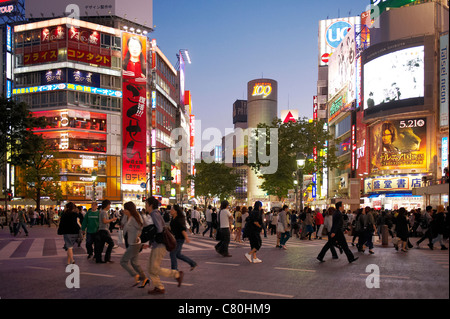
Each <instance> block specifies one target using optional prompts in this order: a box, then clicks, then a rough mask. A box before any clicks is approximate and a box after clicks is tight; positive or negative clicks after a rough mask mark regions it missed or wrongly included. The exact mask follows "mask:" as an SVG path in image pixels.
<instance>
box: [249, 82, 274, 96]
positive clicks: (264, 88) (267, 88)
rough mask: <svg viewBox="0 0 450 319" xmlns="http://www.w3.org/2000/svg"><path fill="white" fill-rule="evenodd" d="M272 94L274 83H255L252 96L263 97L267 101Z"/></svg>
mask: <svg viewBox="0 0 450 319" xmlns="http://www.w3.org/2000/svg"><path fill="white" fill-rule="evenodd" d="M271 93H272V83H255V86H254V87H253V93H252V96H261V95H262V97H263V98H264V99H265V98H266V97H268V96H269V95H270V94H271Z"/></svg>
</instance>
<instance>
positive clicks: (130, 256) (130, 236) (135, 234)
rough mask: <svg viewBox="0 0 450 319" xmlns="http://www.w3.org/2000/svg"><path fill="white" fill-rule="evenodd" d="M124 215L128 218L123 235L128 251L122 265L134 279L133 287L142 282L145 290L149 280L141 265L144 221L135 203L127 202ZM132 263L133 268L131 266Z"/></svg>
mask: <svg viewBox="0 0 450 319" xmlns="http://www.w3.org/2000/svg"><path fill="white" fill-rule="evenodd" d="M123 208H124V211H123V213H124V214H125V215H126V216H127V221H126V223H125V225H124V226H123V235H124V240H125V244H126V247H127V250H126V251H125V253H124V254H123V256H122V258H121V259H120V265H121V266H122V267H123V268H124V269H125V270H126V271H127V272H128V273H129V274H130V276H131V277H134V285H133V287H135V286H137V285H139V283H140V282H141V280H142V285H141V286H140V287H139V288H144V287H145V286H146V285H147V284H148V281H149V280H148V278H147V276H146V275H145V273H144V271H143V270H142V268H141V266H140V265H139V251H140V250H141V246H142V243H141V239H140V238H139V236H140V234H141V232H142V228H143V225H144V223H143V221H142V218H141V216H140V215H139V213H138V212H137V210H136V205H135V204H134V203H133V202H127V203H125V205H123ZM130 263H131V267H130V265H129V264H130Z"/></svg>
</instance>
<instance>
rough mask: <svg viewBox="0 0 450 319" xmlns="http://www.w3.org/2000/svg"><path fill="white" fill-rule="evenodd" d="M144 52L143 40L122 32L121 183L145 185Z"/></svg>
mask: <svg viewBox="0 0 450 319" xmlns="http://www.w3.org/2000/svg"><path fill="white" fill-rule="evenodd" d="M146 51H147V38H146V37H143V36H137V35H134V34H130V33H125V32H124V33H123V36H122V54H123V56H122V67H123V70H122V72H123V76H122V78H123V84H122V89H123V108H122V130H123V132H122V142H123V143H122V147H123V150H122V159H123V160H122V184H128V185H140V184H141V183H145V182H146V154H147V149H146V142H147V139H146V130H147V121H146V119H147V112H146V106H147V100H146V97H147V92H146V82H147V71H146V65H147V63H146V61H145V56H146Z"/></svg>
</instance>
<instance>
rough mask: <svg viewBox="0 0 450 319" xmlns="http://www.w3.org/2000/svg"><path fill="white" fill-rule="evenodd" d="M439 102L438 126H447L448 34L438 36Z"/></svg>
mask: <svg viewBox="0 0 450 319" xmlns="http://www.w3.org/2000/svg"><path fill="white" fill-rule="evenodd" d="M440 47H441V49H440V55H439V91H440V92H439V103H440V126H441V127H448V34H446V35H444V36H442V37H441V38H440Z"/></svg>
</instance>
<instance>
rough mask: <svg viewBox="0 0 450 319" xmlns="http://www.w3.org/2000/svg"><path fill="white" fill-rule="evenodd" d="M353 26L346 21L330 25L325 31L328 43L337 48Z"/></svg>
mask: <svg viewBox="0 0 450 319" xmlns="http://www.w3.org/2000/svg"><path fill="white" fill-rule="evenodd" d="M351 28H352V25H351V24H350V23H348V22H346V21H337V22H335V23H333V24H332V25H330V26H329V27H328V29H327V31H326V33H325V37H326V40H327V43H328V45H329V46H331V47H332V48H335V49H336V48H337V47H338V45H339V44H340V43H341V42H342V40H344V38H345V36H346V35H347V33H348V31H349V30H350V29H351Z"/></svg>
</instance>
